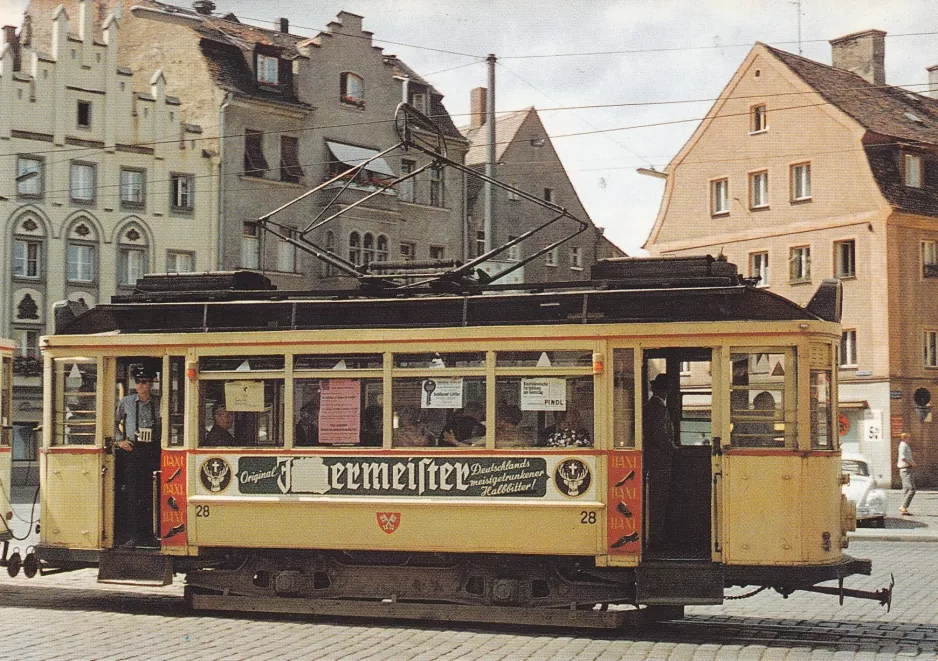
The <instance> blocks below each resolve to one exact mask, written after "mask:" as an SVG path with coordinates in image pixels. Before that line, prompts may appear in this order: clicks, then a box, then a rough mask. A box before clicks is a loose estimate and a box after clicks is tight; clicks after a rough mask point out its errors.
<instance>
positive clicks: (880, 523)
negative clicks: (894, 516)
mask: <svg viewBox="0 0 938 661" xmlns="http://www.w3.org/2000/svg"><path fill="white" fill-rule="evenodd" d="M873 526H875V527H876V528H885V527H886V517H884V516H881V517H878V518H876V519H874V521H873Z"/></svg>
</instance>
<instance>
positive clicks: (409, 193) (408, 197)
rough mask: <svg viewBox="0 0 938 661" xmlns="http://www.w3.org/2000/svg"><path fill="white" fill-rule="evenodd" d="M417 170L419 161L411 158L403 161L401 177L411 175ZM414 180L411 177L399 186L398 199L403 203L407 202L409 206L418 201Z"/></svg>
mask: <svg viewBox="0 0 938 661" xmlns="http://www.w3.org/2000/svg"><path fill="white" fill-rule="evenodd" d="M416 169H417V161H415V160H413V159H410V158H402V159H401V176H402V177H403V176H404V175H408V174H411V173H412V172H414V170H416ZM415 183H416V182H415V181H414V178H413V177H411V178H410V179H407V180H406V181H402V182H400V183H399V184H397V199H399V200H400V201H401V202H407V203H409V204H414V203H416V201H417V187H416V185H415Z"/></svg>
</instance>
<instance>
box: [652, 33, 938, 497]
mask: <svg viewBox="0 0 938 661" xmlns="http://www.w3.org/2000/svg"><path fill="white" fill-rule="evenodd" d="M831 46H832V49H833V58H832V61H833V66H829V65H826V64H822V63H819V62H814V61H811V60H809V59H806V58H804V57H800V56H798V55H793V54H791V53H787V52H784V51H781V50H778V49H776V48H771V47H769V46H766V45H764V44H756V45H755V46H754V47H753V49H752V50H751V51H750V52H749V54H748V55H747V57H746V59H745V60H744V61H743V63H742V64H741V65H740V67H739V69H738V70H737V71H736V73H735V74H734V75H733V77H732V79H731V80H730V81H729V83H728V84H727V86H726V87H725V88H724V90H723V92H722V93H721V94H720V97H719V99H718V100H717V101H716V103H714V105H713V107H712V108H711V109H710V112H709V113H708V115H707V117H706V119H705V120H704V121H703V122H701V124H700V125H699V126H698V127H697V130H696V131H695V132H694V134H693V136H692V137H691V138H690V140H688V142H687V144H685V145H684V147H683V148H682V149H681V151H680V152H679V153H678V154H677V155H676V156H675V157H674V159H673V160H672V161H671V163H670V165H669V166H668V168H667V170H666V172H667V174H668V181H667V185H666V188H665V192H664V198H663V200H662V203H661V208H660V211H659V213H658V217H657V220H656V223H655V225H654V228H653V229H652V231H651V234H650V236H649V238H648V241H647V244H646V248H647V249H648V250H649V252H650V253H651V254H652V255H656V256H658V255H681V254H695V253H698V254H699V253H706V252H711V253H714V254H716V253H718V252H722V253H723V254H725V255H726V256H727V257H728V259H729V260H730V261H732V262H736V263H738V264H740V265H741V266H743V267H744V268H746V269H748V272H749V275H750V276H752V277H753V278H758V280H759V282H760V284H761V285H762V286H764V287H769V288H771V289H773V290H774V291H777V292H778V293H779V294H781V295H783V296H786V297H788V298H791V299H793V300H795V301H797V302H798V303H800V304H802V305H803V304H805V303H807V302H808V300H809V299H810V297H811V295H812V294H813V293H814V291H815V289H816V288H817V286H818V284H819V283H820V281H821V280H822V279H824V278H832V277H833V278H839V279H840V280H841V281H842V283H843V289H844V315H843V337H842V341H841V346H840V393H839V400H840V409H841V414H840V440H841V441H842V443H843V447H844V448H845V449H849V450H855V451H859V452H861V453H863V454H865V455H866V456H867V457H868V458H869V459H870V460H871V461H872V462H873V465H874V468H875V474H876V476H877V478H878V479H879V480H880V481H881V482H882V483H884V484H886V485H889V484H890V483H891V484H893V485H898V483H899V476H898V474H897V472H896V468H895V456H896V447H897V445H898V440H897V438H896V437H897V435H898V433H899V432H902V431H908V432H910V433H911V435H912V445H913V450H914V452H915V456H916V461H917V462H918V463H919V466H920V475H921V481H922V482H923V483H925V484H926V485H929V486H935V485H936V484H938V416H935V415H933V414H932V409H933V405H934V404H935V399H936V396H938V305H935V301H936V300H938V100H936V99H934V98H931V97H929V96H926V95H923V94H918V93H916V92H913V91H909V90H906V89H902V88H899V87H893V86H890V85H888V84H886V81H885V73H884V66H883V63H884V57H885V33H884V32H881V31H879V30H868V31H865V32H860V33H856V34H851V35H847V36H845V37H841V38H839V39H835V40H833V41H831ZM935 71H936V68H935V67H933V68H932V70H931V74H932V77H933V78H934V75H935ZM931 82H932V86H933V87H934V86H936V82H938V81H935V80H932V81H931ZM792 405H794V403H792ZM791 413H792V414H793V415H794V414H795V411H794V410H793V411H792V412H791Z"/></svg>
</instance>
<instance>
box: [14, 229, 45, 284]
mask: <svg viewBox="0 0 938 661" xmlns="http://www.w3.org/2000/svg"><path fill="white" fill-rule="evenodd" d="M44 244H45V241H44V240H43V239H42V238H39V237H29V236H14V237H13V245H12V247H11V255H10V257H11V259H10V267H11V268H10V275H11V277H13V278H15V279H22V280H32V281H36V280H42V276H43V266H44V264H43V252H44V248H45V245H44ZM20 245H22V246H24V249H25V253H24V254H23V255H22V256H19V255H17V249H18V247H19V246H20ZM31 247H34V248H35V249H36V250H35V255H34V256H30V254H29V253H30V248H31ZM17 262H22V264H23V273H17V272H16V267H17ZM30 264H33V265H34V266H35V273H30V268H29V265H30Z"/></svg>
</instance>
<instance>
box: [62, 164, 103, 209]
mask: <svg viewBox="0 0 938 661" xmlns="http://www.w3.org/2000/svg"><path fill="white" fill-rule="evenodd" d="M82 168H87V171H89V172H90V173H91V187H90V191H91V193H90V197H76V196H75V193H76V190H85V189H84V188H82V189H76V187H75V184H76V182H75V172H76V171H81V169H82ZM68 199H69V201H70V202H71V203H72V204H82V205H90V204H95V203H96V202H97V199H98V165H97V163H90V162H88V161H71V162H70V163H69V167H68Z"/></svg>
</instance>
